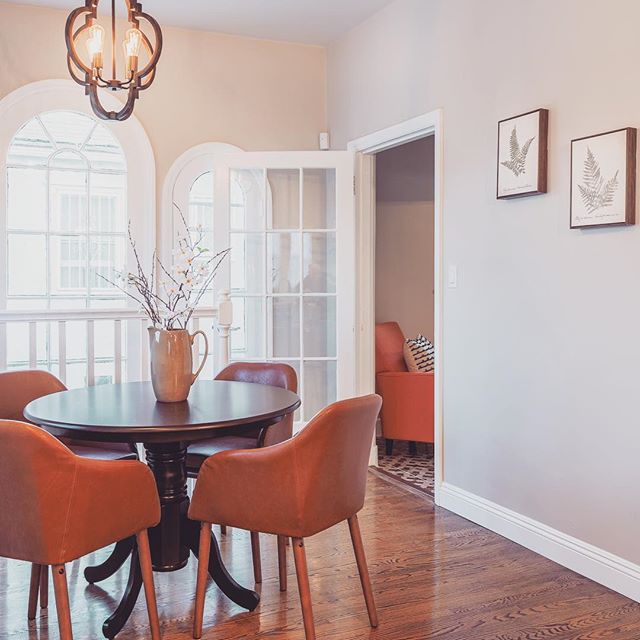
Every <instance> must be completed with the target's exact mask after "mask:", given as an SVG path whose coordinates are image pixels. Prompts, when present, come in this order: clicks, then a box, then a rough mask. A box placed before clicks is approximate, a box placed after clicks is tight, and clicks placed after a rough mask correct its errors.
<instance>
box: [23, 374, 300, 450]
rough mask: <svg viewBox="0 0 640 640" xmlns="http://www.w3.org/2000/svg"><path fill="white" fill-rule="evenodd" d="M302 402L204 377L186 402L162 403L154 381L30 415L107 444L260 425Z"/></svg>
mask: <svg viewBox="0 0 640 640" xmlns="http://www.w3.org/2000/svg"><path fill="white" fill-rule="evenodd" d="M299 406H300V398H299V397H298V396H297V395H296V394H295V393H293V392H291V391H287V390H286V389H281V388H279V387H271V386H268V385H263V384H251V383H248V382H227V381H222V380H201V381H198V382H196V383H195V384H194V385H193V387H192V389H191V393H190V395H189V399H188V400H186V401H185V402H175V403H163V402H157V401H156V398H155V396H154V394H153V388H152V387H151V383H150V382H128V383H124V384H108V385H98V386H95V387H86V388H83V389H73V390H70V391H62V392H60V393H54V394H52V395H49V396H44V397H43V398H39V399H38V400H34V401H33V402H31V403H30V404H28V405H27V407H26V408H25V411H24V415H25V418H27V419H28V420H30V421H31V422H33V423H35V424H38V425H40V426H42V427H44V428H46V429H47V431H50V432H51V433H53V434H54V435H57V436H66V437H71V438H75V439H84V440H94V441H102V442H175V441H178V440H180V441H191V440H198V439H202V438H207V437H209V436H211V435H213V434H214V433H221V432H224V431H231V430H233V432H234V433H238V431H239V429H240V428H241V427H242V426H243V425H247V426H248V427H255V426H256V425H259V424H261V423H263V424H268V423H270V422H273V421H274V420H275V419H277V418H280V417H282V416H285V415H288V414H290V413H292V412H293V411H295V410H296V409H297V408H298V407H299Z"/></svg>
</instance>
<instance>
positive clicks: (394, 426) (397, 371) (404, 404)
mask: <svg viewBox="0 0 640 640" xmlns="http://www.w3.org/2000/svg"><path fill="white" fill-rule="evenodd" d="M404 343H405V338H404V335H403V333H402V329H400V325H398V323H397V322H384V323H381V324H377V325H376V391H377V392H378V393H379V394H380V395H381V396H382V399H383V404H382V413H381V414H380V418H381V421H382V435H383V436H384V438H385V439H386V441H387V454H389V455H390V454H391V453H392V452H393V441H394V440H408V441H409V442H412V443H414V442H433V422H434V417H433V373H432V372H429V373H423V372H412V371H409V370H408V369H407V365H406V364H405V361H404Z"/></svg>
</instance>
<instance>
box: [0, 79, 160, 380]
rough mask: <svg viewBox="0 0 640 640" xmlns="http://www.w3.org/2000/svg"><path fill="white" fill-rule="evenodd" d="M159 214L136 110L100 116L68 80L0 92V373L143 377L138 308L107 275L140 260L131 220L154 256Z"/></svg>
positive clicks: (141, 245)
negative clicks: (119, 116)
mask: <svg viewBox="0 0 640 640" xmlns="http://www.w3.org/2000/svg"><path fill="white" fill-rule="evenodd" d="M105 100H106V101H107V102H108V103H109V104H108V108H109V109H116V108H118V104H119V103H118V100H117V98H115V97H113V96H111V95H106V96H105ZM155 214H156V211H155V162H154V157H153V150H152V148H151V144H150V143H149V139H148V137H147V135H146V133H145V131H144V128H143V127H142V125H141V124H140V122H139V121H138V120H137V118H135V116H134V117H131V118H129V119H128V120H126V121H124V122H117V123H113V122H103V121H99V120H97V119H96V118H95V117H94V115H93V113H92V111H91V109H90V106H89V104H88V102H87V100H86V98H85V96H84V95H83V94H82V92H81V91H79V90H78V87H77V85H76V84H75V83H74V82H73V81H71V80H43V81H39V82H34V83H31V84H28V85H25V86H23V87H20V88H19V89H16V90H15V91H13V92H12V93H10V94H8V95H6V96H4V97H3V98H2V99H0V272H1V274H2V275H1V276H0V369H5V368H9V369H14V368H24V367H39V368H45V369H49V370H50V371H52V372H53V373H55V374H56V375H58V376H59V377H60V378H62V380H63V381H64V382H65V383H66V384H67V385H68V386H71V387H74V386H81V385H84V384H99V383H101V382H109V381H113V380H121V379H122V380H139V379H146V377H147V376H148V365H147V363H146V361H145V353H146V350H145V349H144V348H143V347H145V346H146V340H147V336H146V331H145V330H144V327H143V324H142V321H141V320H140V319H138V317H137V315H136V309H137V307H136V305H135V304H134V303H132V302H131V301H130V300H129V299H128V298H126V297H125V296H124V295H123V294H122V293H121V292H120V291H118V289H116V288H114V287H111V286H110V285H109V284H108V283H107V282H106V281H105V280H104V278H108V279H112V277H113V275H114V271H115V270H116V269H124V268H127V269H132V268H133V267H134V263H135V260H134V259H133V256H132V252H131V251H129V250H128V243H127V231H128V228H129V227H130V229H131V233H132V236H133V237H134V238H135V239H136V242H137V251H138V254H139V255H140V257H141V259H142V260H143V261H144V262H145V264H146V265H149V264H150V261H151V258H152V255H153V251H154V249H155Z"/></svg>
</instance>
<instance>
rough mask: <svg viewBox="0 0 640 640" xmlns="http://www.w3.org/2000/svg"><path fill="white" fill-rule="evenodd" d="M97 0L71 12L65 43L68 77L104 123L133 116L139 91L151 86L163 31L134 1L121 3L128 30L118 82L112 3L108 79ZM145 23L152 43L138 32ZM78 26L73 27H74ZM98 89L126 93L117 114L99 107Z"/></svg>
mask: <svg viewBox="0 0 640 640" xmlns="http://www.w3.org/2000/svg"><path fill="white" fill-rule="evenodd" d="M99 3H100V0H86V1H85V5H84V6H83V7H78V8H77V9H74V10H73V11H72V12H71V13H70V14H69V17H68V18H67V24H66V27H65V41H66V43H67V67H68V68H69V73H70V74H71V77H72V78H73V79H74V80H75V81H76V82H77V83H78V84H80V85H82V86H83V87H84V88H85V95H88V96H89V99H90V101H91V107H92V109H93V111H94V113H95V114H96V115H97V116H98V117H99V118H102V119H103V120H126V119H127V118H128V117H129V116H130V115H131V114H132V113H133V106H134V103H135V101H136V99H137V98H138V96H139V94H140V91H144V89H147V88H148V87H149V86H151V83H152V82H153V80H154V78H155V75H156V65H157V64H158V59H159V58H160V52H161V51H162V31H161V30H160V26H159V25H158V23H157V22H156V21H155V20H154V19H153V18H152V17H151V16H150V15H148V14H146V13H144V12H143V11H142V5H141V4H140V3H139V2H135V0H124V3H125V5H126V8H127V21H128V22H129V29H127V30H126V32H125V34H124V40H123V42H122V47H123V53H124V57H123V62H124V78H123V79H121V80H119V79H118V78H117V67H118V55H117V49H116V7H115V0H111V51H110V54H111V56H110V58H111V59H110V63H111V65H110V66H111V74H110V75H111V78H108V77H107V75H108V72H105V66H104V61H105V58H106V55H105V50H104V44H105V29H104V27H102V25H100V24H98V4H99ZM82 18H84V20H82ZM141 21H144V22H146V23H147V25H148V26H149V27H150V28H151V30H152V31H153V39H154V43H153V44H152V43H151V41H150V40H149V38H148V37H147V35H146V34H145V33H144V32H143V31H142V30H141V29H140V22H141ZM77 23H80V26H77V27H76V24H77ZM83 44H84V46H85V47H86V50H87V54H88V57H87V58H86V59H83V58H82V56H81V55H80V52H79V50H80V49H81V48H82V45H83ZM141 51H142V52H143V54H144V59H145V63H146V64H144V66H142V65H141V63H140V60H139V54H140V53H141ZM98 89H106V90H108V91H126V92H127V100H126V102H125V103H124V105H123V107H122V109H120V111H108V110H107V109H105V108H104V107H103V106H102V104H101V103H100V96H99V94H98Z"/></svg>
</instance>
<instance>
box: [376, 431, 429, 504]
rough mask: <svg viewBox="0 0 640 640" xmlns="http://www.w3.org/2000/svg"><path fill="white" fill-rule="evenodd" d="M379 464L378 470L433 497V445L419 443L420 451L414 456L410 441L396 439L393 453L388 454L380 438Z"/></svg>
mask: <svg viewBox="0 0 640 640" xmlns="http://www.w3.org/2000/svg"><path fill="white" fill-rule="evenodd" d="M425 449H426V451H425ZM378 464H379V465H380V466H379V467H378V471H380V472H382V473H383V474H385V475H388V476H391V477H392V478H394V479H395V480H398V481H400V482H402V483H403V484H407V485H409V486H411V487H413V488H414V489H417V490H418V491H421V492H422V493H426V494H427V495H428V496H430V497H431V498H433V477H434V474H433V445H425V444H423V443H418V453H417V454H416V455H415V456H412V455H411V454H410V453H409V443H408V442H402V441H396V442H395V443H394V447H393V454H392V455H390V456H387V455H386V452H385V441H384V440H383V439H381V438H379V439H378Z"/></svg>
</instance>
